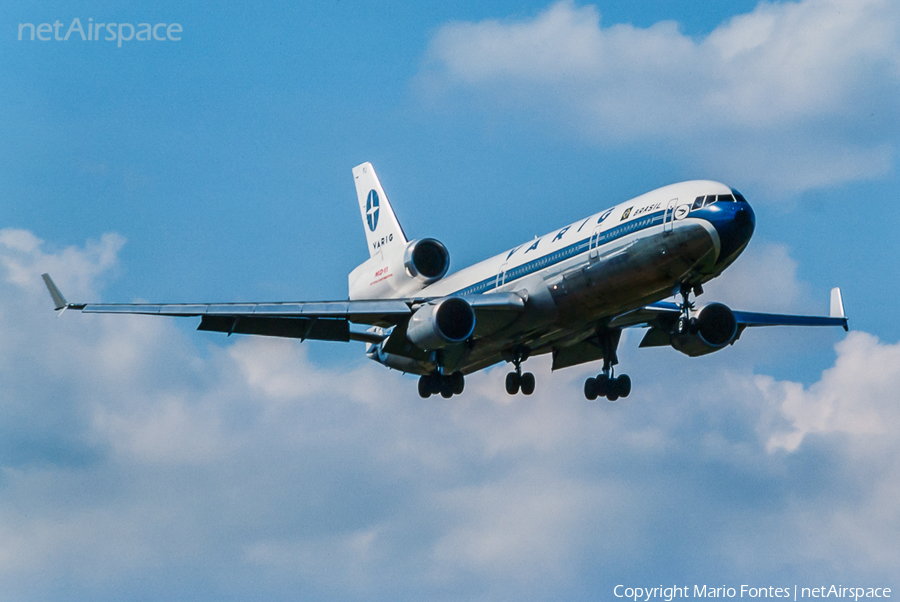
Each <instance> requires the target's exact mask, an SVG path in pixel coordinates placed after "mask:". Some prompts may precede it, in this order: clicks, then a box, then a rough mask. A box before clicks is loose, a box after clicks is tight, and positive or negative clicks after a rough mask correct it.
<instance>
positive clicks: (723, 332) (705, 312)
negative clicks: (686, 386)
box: [670, 303, 738, 357]
mask: <svg viewBox="0 0 900 602" xmlns="http://www.w3.org/2000/svg"><path fill="white" fill-rule="evenodd" d="M680 326H681V330H682V332H679V331H678V330H676V331H675V332H673V333H672V334H671V336H670V342H671V343H672V347H674V348H675V349H677V350H678V351H680V352H681V353H683V354H685V355H689V356H691V357H697V356H698V355H706V354H707V353H712V352H713V351H718V350H720V349H723V348H725V347H726V346H727V345H729V344H731V343H733V342H734V340H735V339H736V338H737V336H738V325H737V319H736V318H735V317H734V312H732V311H731V309H730V308H729V307H728V306H727V305H723V304H721V303H710V304H709V305H704V306H703V307H701V308H700V309H699V310H698V311H697V313H696V315H695V317H694V318H693V319H692V320H691V322H690V323H689V324H687V325H680Z"/></svg>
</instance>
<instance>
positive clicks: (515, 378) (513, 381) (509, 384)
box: [506, 372, 519, 395]
mask: <svg viewBox="0 0 900 602" xmlns="http://www.w3.org/2000/svg"><path fill="white" fill-rule="evenodd" d="M506 392H507V393H509V394H510V395H515V394H516V393H518V392H519V375H518V374H516V373H515V372H510V373H509V374H507V375H506Z"/></svg>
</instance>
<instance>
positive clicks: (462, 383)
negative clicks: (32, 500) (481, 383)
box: [450, 372, 466, 395]
mask: <svg viewBox="0 0 900 602" xmlns="http://www.w3.org/2000/svg"><path fill="white" fill-rule="evenodd" d="M450 382H451V384H452V389H453V394H454V395H459V394H461V393H462V392H463V389H465V388H466V377H464V376H463V373H462V372H454V373H453V374H451V375H450Z"/></svg>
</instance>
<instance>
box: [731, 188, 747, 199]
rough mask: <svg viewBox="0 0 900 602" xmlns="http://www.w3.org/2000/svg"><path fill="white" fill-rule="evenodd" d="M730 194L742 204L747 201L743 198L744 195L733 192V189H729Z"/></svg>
mask: <svg viewBox="0 0 900 602" xmlns="http://www.w3.org/2000/svg"><path fill="white" fill-rule="evenodd" d="M731 192H733V193H734V198H736V199H737V200H738V201H740V202H742V203H746V202H747V199H745V198H744V195H742V194H741V193H740V192H738V191H737V190H735V189H734V188H732V189H731Z"/></svg>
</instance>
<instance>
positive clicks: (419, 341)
mask: <svg viewBox="0 0 900 602" xmlns="http://www.w3.org/2000/svg"><path fill="white" fill-rule="evenodd" d="M474 330H475V312H474V311H473V310H472V306H471V305H469V303H468V302H467V301H466V300H465V299H462V298H460V297H444V298H443V299H438V300H437V301H433V302H430V303H428V304H426V305H423V306H422V307H420V308H419V309H417V310H416V312H415V313H414V314H413V315H412V317H411V318H410V319H409V326H407V328H406V338H407V339H409V341H410V342H411V343H412V344H413V345H415V346H416V347H418V348H419V349H423V350H425V351H434V350H435V349H443V348H444V347H447V346H449V345H454V344H456V343H462V342H463V341H465V340H466V339H468V338H469V337H470V336H472V331H474Z"/></svg>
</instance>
